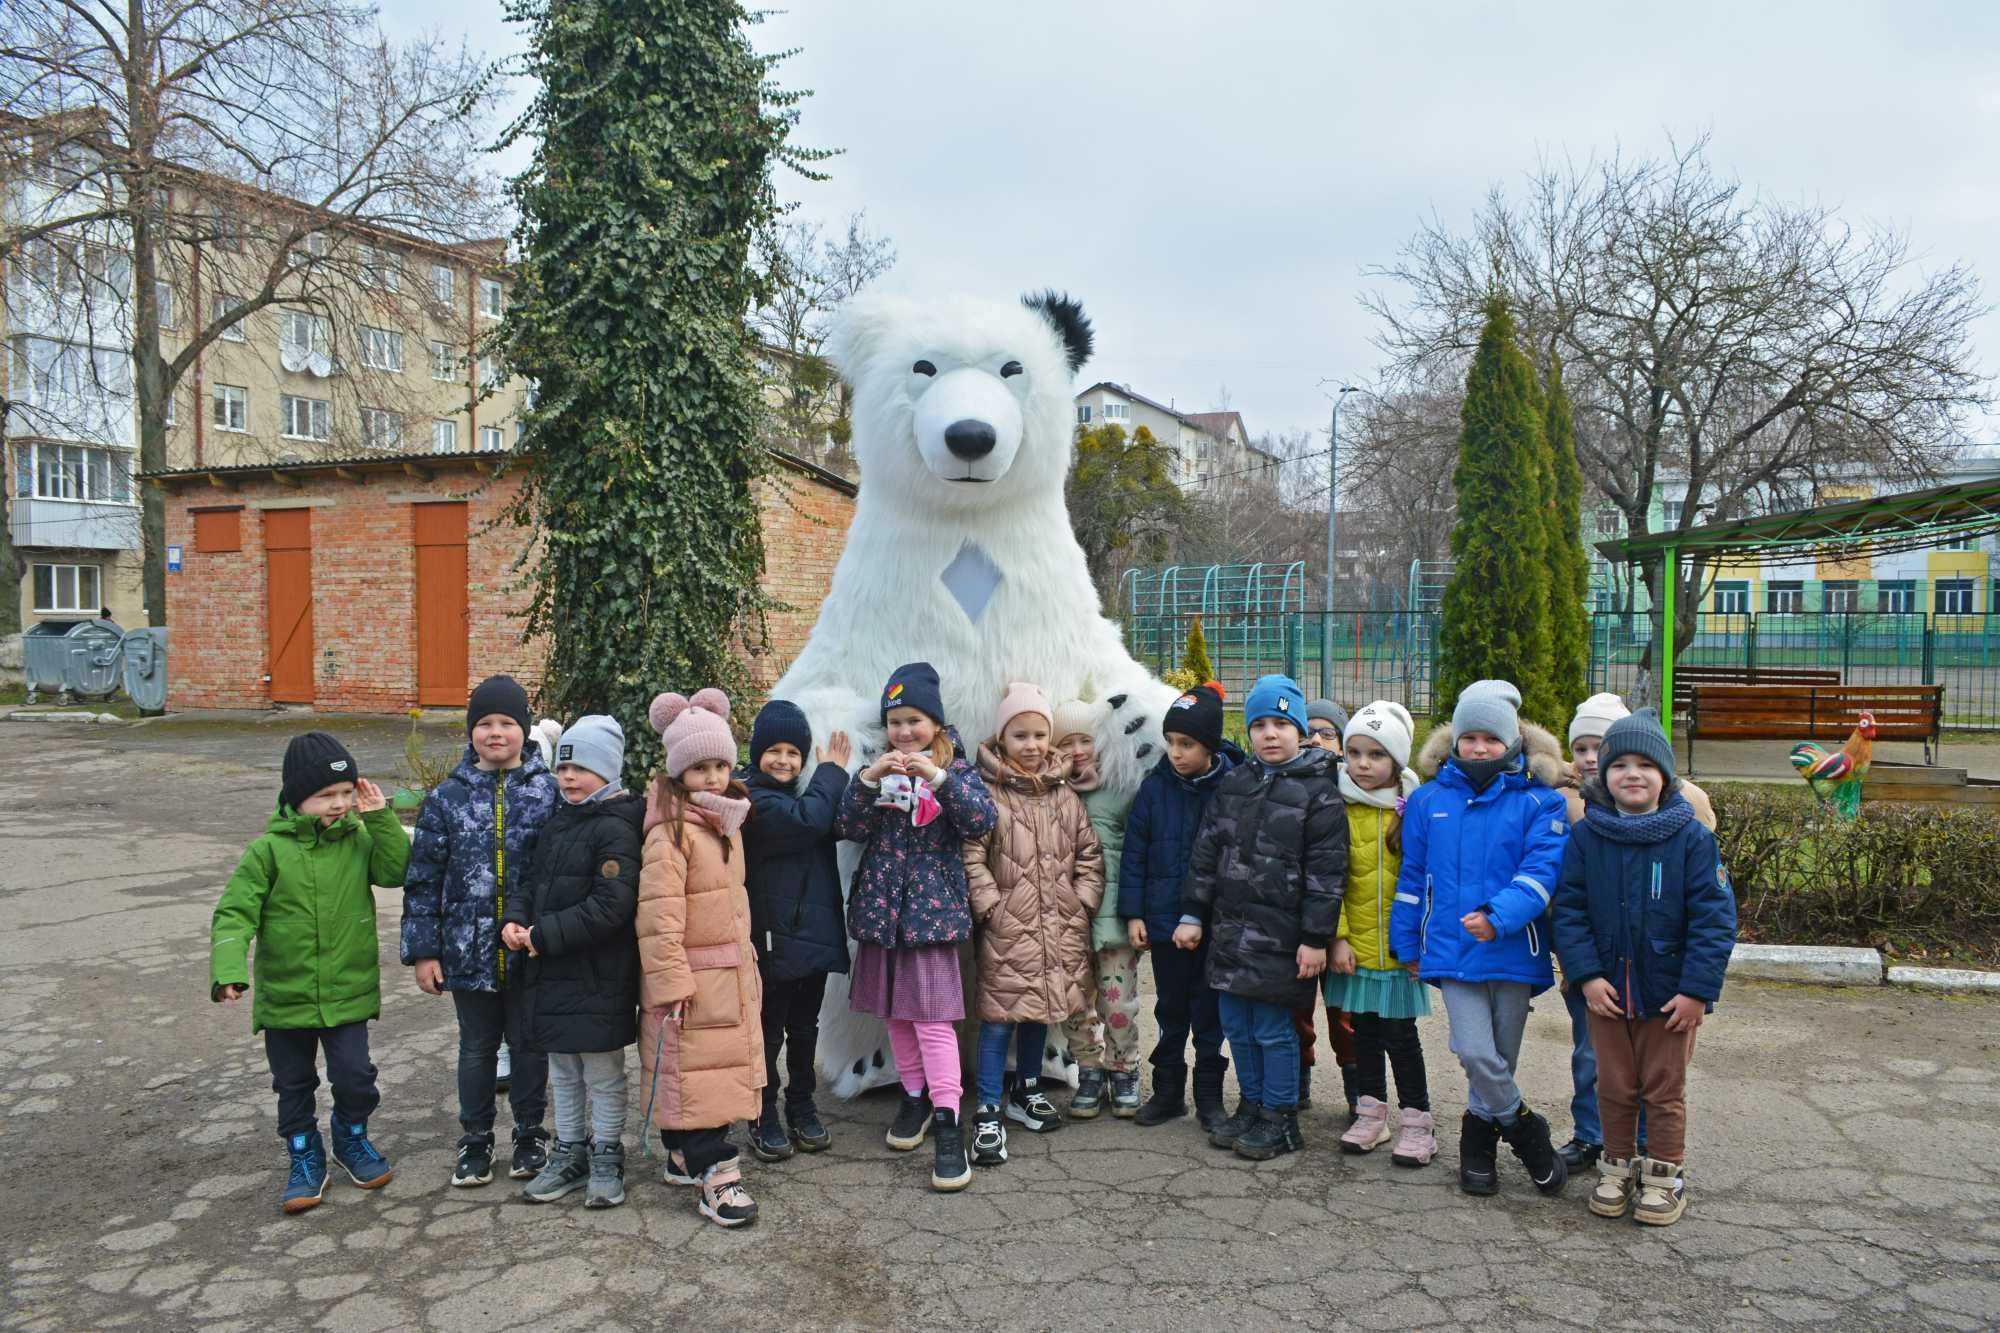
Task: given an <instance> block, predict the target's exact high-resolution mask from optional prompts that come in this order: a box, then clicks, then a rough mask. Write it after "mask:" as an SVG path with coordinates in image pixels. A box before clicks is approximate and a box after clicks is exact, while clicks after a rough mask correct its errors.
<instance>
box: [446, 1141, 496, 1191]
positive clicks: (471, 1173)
mask: <svg viewBox="0 0 2000 1333" xmlns="http://www.w3.org/2000/svg"><path fill="white" fill-rule="evenodd" d="M492 1180H493V1136H492V1135H491V1134H467V1135H466V1136H465V1137H464V1138H462V1139H460V1140H459V1141H458V1165H456V1166H454V1167H453V1168H452V1171H451V1183H452V1185H453V1186H454V1187H455V1188H457V1189H470V1188H471V1187H472V1186H474V1185H485V1184H489V1183H491V1181H492Z"/></svg>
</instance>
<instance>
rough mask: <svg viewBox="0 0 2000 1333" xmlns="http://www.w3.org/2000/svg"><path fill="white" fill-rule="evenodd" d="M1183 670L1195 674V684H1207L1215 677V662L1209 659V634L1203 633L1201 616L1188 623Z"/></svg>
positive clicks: (1182, 662)
mask: <svg viewBox="0 0 2000 1333" xmlns="http://www.w3.org/2000/svg"><path fill="white" fill-rule="evenodd" d="M1181 670H1183V671H1186V672H1189V673H1191V674H1192V675H1193V676H1194V683H1195V685H1206V684H1207V683H1208V682H1209V681H1211V680H1214V679H1215V663H1213V662H1211V661H1209V660H1208V636H1207V635H1206V634H1204V633H1202V629H1201V617H1200V616H1196V617H1195V618H1194V619H1193V620H1192V621H1190V622H1189V624H1188V636H1187V651H1186V652H1185V653H1183V654H1182V656H1181ZM1188 688H1189V689H1193V688H1194V686H1192V685H1191V686H1189V687H1188Z"/></svg>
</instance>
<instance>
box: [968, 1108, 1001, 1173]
mask: <svg viewBox="0 0 2000 1333" xmlns="http://www.w3.org/2000/svg"><path fill="white" fill-rule="evenodd" d="M1006 1160H1007V1122H1006V1121H1004V1120H1002V1119H1001V1118H1000V1108H999V1107H998V1106H997V1105H995V1104H994V1103H992V1102H981V1103H980V1104H979V1109H977V1110H976V1111H974V1112H973V1113H972V1164H973V1165H974V1166H998V1165H1000V1164H1001V1163H1002V1162H1004V1161H1006Z"/></svg>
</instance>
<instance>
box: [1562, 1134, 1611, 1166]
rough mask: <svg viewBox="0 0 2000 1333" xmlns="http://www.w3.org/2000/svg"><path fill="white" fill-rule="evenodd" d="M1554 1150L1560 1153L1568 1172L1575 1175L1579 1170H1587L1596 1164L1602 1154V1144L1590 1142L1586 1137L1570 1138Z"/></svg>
mask: <svg viewBox="0 0 2000 1333" xmlns="http://www.w3.org/2000/svg"><path fill="white" fill-rule="evenodd" d="M1556 1151H1557V1152H1558V1153H1560V1154H1562V1159H1563V1162H1564V1164H1565V1165H1567V1166H1568V1167H1569V1173H1570V1174H1571V1175H1575V1174H1576V1173H1577V1172H1579V1171H1588V1170H1590V1168H1591V1167H1593V1166H1596V1165H1597V1159H1598V1158H1600V1157H1602V1156H1603V1155H1604V1145H1603V1144H1601V1143H1592V1142H1590V1141H1589V1140H1588V1139H1578V1138H1572V1139H1571V1140H1570V1141H1569V1142H1568V1143H1565V1144H1564V1145H1563V1146H1562V1147H1560V1148H1558V1149H1556Z"/></svg>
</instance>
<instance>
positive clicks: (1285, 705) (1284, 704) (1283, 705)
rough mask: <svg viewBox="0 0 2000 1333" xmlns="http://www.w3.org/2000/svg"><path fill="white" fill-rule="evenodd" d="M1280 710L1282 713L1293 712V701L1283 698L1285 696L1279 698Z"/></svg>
mask: <svg viewBox="0 0 2000 1333" xmlns="http://www.w3.org/2000/svg"><path fill="white" fill-rule="evenodd" d="M1278 711H1279V712H1280V713H1289V712H1291V711H1292V701H1291V700H1290V699H1283V698H1281V699H1279V700H1278Z"/></svg>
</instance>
